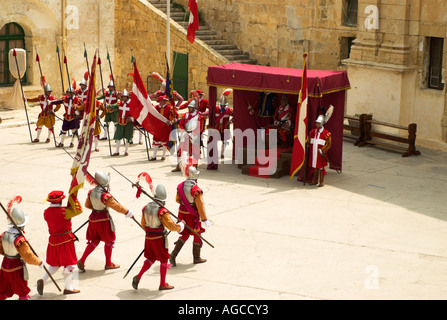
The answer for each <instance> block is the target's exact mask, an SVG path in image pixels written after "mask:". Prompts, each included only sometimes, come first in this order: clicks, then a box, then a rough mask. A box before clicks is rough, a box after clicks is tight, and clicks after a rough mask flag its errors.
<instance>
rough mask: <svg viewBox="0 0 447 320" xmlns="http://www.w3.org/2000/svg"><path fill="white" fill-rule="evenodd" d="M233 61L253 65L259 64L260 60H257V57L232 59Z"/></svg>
mask: <svg viewBox="0 0 447 320" xmlns="http://www.w3.org/2000/svg"><path fill="white" fill-rule="evenodd" d="M231 62H235V63H245V64H252V65H257V64H258V60H255V59H247V60H231Z"/></svg>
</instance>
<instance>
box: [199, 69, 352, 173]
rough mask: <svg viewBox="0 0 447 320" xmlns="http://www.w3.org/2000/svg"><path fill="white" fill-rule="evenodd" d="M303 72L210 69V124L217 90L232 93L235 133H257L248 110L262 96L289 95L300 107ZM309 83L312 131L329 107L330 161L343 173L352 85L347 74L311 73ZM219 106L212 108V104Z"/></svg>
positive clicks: (294, 104) (292, 102)
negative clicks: (347, 101) (347, 99)
mask: <svg viewBox="0 0 447 320" xmlns="http://www.w3.org/2000/svg"><path fill="white" fill-rule="evenodd" d="M302 74H303V70H301V69H290V68H279V67H267V66H259V65H249V64H242V63H230V64H226V65H221V66H212V67H209V68H208V76H207V84H208V85H209V97H208V98H209V101H210V124H211V125H212V124H213V123H214V108H211V106H213V105H216V104H217V101H218V98H220V97H217V87H223V88H232V89H233V115H234V117H233V118H234V120H233V129H237V128H239V129H241V130H243V131H244V130H246V129H249V128H251V129H254V130H256V129H257V125H256V122H255V119H254V117H253V115H250V113H249V111H248V106H249V105H251V106H252V107H254V106H255V105H256V103H257V100H258V95H259V93H261V92H272V93H276V94H278V99H277V100H278V101H279V98H280V96H281V95H282V94H285V95H287V97H288V100H289V104H290V105H291V106H292V107H294V108H295V110H296V107H297V102H298V95H299V91H300V89H301V77H302ZM307 78H308V79H307V81H308V90H309V102H308V118H309V131H310V130H312V129H313V128H314V127H315V123H314V120H315V119H316V118H317V117H318V115H319V114H321V113H323V112H324V111H323V109H324V110H326V109H327V108H328V107H329V106H330V105H333V106H334V113H333V115H332V118H331V120H330V121H329V122H328V123H327V124H326V125H325V128H326V129H327V130H329V131H330V132H331V133H332V147H331V149H330V150H329V152H328V157H329V159H330V160H331V162H332V166H331V168H332V169H336V170H341V169H342V153H343V121H344V109H345V95H346V90H348V89H349V88H350V83H349V79H348V75H347V73H346V71H330V70H308V71H307ZM214 101H215V102H216V104H213V102H214Z"/></svg>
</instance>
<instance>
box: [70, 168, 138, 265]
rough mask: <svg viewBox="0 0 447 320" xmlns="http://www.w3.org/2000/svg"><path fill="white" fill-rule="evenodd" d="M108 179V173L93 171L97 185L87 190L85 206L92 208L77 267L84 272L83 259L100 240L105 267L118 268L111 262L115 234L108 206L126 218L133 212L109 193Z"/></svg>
mask: <svg viewBox="0 0 447 320" xmlns="http://www.w3.org/2000/svg"><path fill="white" fill-rule="evenodd" d="M110 180H111V178H110V174H107V175H106V174H105V173H104V172H102V171H97V172H96V173H95V181H96V182H97V183H98V185H97V186H96V187H95V188H93V189H92V190H90V191H89V192H88V196H87V199H86V201H85V207H86V208H89V209H92V213H91V214H90V216H89V223H88V228H87V235H86V238H87V241H88V242H87V247H86V248H85V251H84V254H83V255H82V257H81V259H79V260H78V268H79V270H81V271H82V272H85V260H86V259H87V257H88V256H89V255H90V253H92V252H93V250H95V249H96V247H97V246H98V244H99V243H100V242H101V241H103V242H104V254H105V259H106V263H105V269H106V270H109V269H116V268H119V265H117V264H114V263H113V262H112V249H113V245H114V244H115V240H116V234H115V224H114V223H113V220H112V217H111V216H110V213H109V208H112V209H113V210H115V211H117V212H119V213H122V214H124V215H125V216H126V218H131V217H132V216H133V213H132V210H130V209H127V208H125V207H124V206H123V205H121V204H120V203H118V202H117V201H116V200H115V198H113V196H112V195H111V194H110V193H109V188H110Z"/></svg>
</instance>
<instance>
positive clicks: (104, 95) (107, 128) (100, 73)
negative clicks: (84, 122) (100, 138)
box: [98, 53, 112, 155]
mask: <svg viewBox="0 0 447 320" xmlns="http://www.w3.org/2000/svg"><path fill="white" fill-rule="evenodd" d="M98 65H99V75H100V77H101V88H102V97H103V103H104V112H107V111H106V107H107V103H106V93H105V92H104V82H103V79H102V68H101V58H100V57H99V53H98ZM103 128H104V130H107V137H109V126H107V127H104V126H103ZM107 140H108V141H109V151H110V155H112V146H111V144H110V138H108V139H107Z"/></svg>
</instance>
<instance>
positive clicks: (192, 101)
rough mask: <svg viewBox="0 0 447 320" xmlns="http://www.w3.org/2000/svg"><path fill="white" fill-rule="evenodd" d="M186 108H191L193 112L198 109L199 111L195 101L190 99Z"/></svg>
mask: <svg viewBox="0 0 447 320" xmlns="http://www.w3.org/2000/svg"><path fill="white" fill-rule="evenodd" d="M188 108H193V109H194V110H198V109H199V105H198V104H197V101H196V99H192V100H191V101H190V102H189V103H188Z"/></svg>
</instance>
